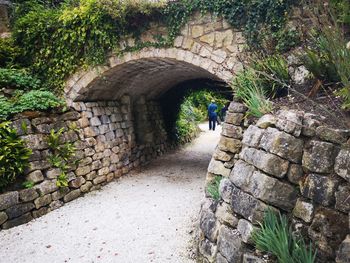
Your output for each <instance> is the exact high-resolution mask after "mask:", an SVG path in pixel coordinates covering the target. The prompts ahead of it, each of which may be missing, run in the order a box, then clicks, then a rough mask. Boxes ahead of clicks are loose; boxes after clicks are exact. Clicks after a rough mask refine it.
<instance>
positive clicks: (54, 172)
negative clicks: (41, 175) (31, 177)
mask: <svg viewBox="0 0 350 263" xmlns="http://www.w3.org/2000/svg"><path fill="white" fill-rule="evenodd" d="M60 174H61V170H60V169H59V168H52V169H50V170H47V171H46V172H45V176H46V178H49V179H56V178H57V177H58V176H59V175H60Z"/></svg>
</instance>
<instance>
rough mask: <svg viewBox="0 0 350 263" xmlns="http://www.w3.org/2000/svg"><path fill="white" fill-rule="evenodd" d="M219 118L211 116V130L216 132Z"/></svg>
mask: <svg viewBox="0 0 350 263" xmlns="http://www.w3.org/2000/svg"><path fill="white" fill-rule="evenodd" d="M216 122H217V116H209V130H213V131H215V126H216Z"/></svg>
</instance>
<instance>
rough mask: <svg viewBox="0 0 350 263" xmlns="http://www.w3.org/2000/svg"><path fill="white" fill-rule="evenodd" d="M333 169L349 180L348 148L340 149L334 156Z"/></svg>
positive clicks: (349, 151)
mask: <svg viewBox="0 0 350 263" xmlns="http://www.w3.org/2000/svg"><path fill="white" fill-rule="evenodd" d="M334 171H335V172H336V174H337V175H339V176H341V177H343V178H344V179H345V180H347V181H348V182H350V149H341V150H340V152H339V154H338V156H337V157H336V158H335V165H334Z"/></svg>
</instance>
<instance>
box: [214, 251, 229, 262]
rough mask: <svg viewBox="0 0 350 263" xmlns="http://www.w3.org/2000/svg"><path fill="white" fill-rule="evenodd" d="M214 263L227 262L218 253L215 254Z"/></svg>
mask: <svg viewBox="0 0 350 263" xmlns="http://www.w3.org/2000/svg"><path fill="white" fill-rule="evenodd" d="M216 263H229V262H228V261H227V260H226V258H224V256H223V255H221V254H220V253H217V255H216Z"/></svg>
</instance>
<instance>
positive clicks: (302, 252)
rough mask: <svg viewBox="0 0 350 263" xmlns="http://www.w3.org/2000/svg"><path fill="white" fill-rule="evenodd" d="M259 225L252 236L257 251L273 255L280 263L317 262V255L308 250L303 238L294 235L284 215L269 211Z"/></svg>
mask: <svg viewBox="0 0 350 263" xmlns="http://www.w3.org/2000/svg"><path fill="white" fill-rule="evenodd" d="M259 225H260V228H258V229H256V230H255V231H254V232H253V235H252V239H253V241H254V243H255V245H256V247H257V249H259V250H261V251H263V252H269V253H272V254H273V255H275V256H276V257H277V260H278V262H280V263H313V262H315V258H316V253H313V252H312V250H311V249H309V248H307V246H306V245H305V242H304V240H303V238H302V237H299V236H296V235H295V234H293V232H292V229H291V228H290V227H289V225H288V220H287V218H286V217H285V216H284V215H281V214H278V215H277V214H276V213H275V212H274V211H272V210H271V209H269V210H267V211H266V212H265V216H264V220H263V222H262V223H260V224H259Z"/></svg>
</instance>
